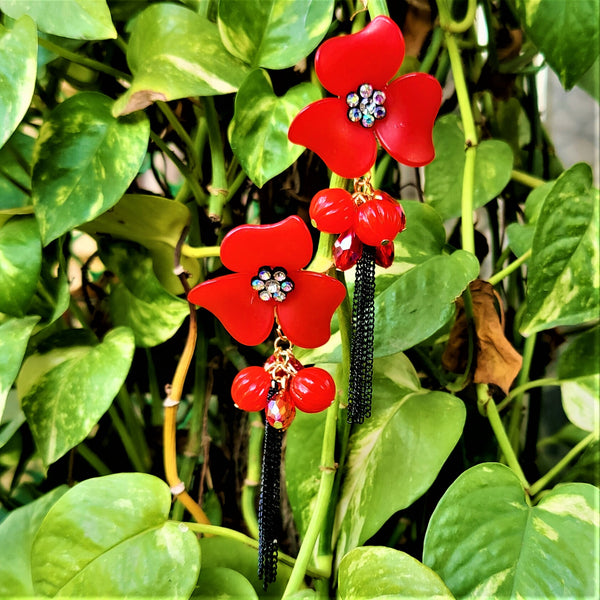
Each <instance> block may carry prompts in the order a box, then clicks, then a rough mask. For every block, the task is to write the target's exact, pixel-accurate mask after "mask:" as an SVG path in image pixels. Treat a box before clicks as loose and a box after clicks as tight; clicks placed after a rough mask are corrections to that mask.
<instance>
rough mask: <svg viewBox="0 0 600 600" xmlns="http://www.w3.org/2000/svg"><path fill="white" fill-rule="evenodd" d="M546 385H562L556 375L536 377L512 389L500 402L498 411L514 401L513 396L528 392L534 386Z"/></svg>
mask: <svg viewBox="0 0 600 600" xmlns="http://www.w3.org/2000/svg"><path fill="white" fill-rule="evenodd" d="M545 385H560V380H559V379H557V378H556V377H545V378H543V379H534V380H533V381H528V382H527V383H524V384H523V385H520V386H519V387H516V388H514V389H512V390H510V392H509V393H508V395H507V396H506V398H504V400H502V402H500V404H498V411H501V410H503V409H504V408H506V407H507V406H508V405H509V404H510V403H511V402H512V401H513V398H515V397H516V396H518V395H519V394H522V393H523V392H526V391H527V390H530V389H532V388H536V387H542V386H545Z"/></svg>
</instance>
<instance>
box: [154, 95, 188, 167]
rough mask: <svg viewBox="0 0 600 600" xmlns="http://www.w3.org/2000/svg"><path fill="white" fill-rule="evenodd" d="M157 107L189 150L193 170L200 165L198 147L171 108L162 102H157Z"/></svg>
mask: <svg viewBox="0 0 600 600" xmlns="http://www.w3.org/2000/svg"><path fill="white" fill-rule="evenodd" d="M156 106H158V108H159V109H160V111H161V112H162V113H163V115H165V117H166V118H167V121H169V124H170V125H171V127H172V128H173V130H174V131H175V133H176V134H177V135H178V136H179V139H181V141H182V142H183V143H184V144H185V146H186V148H187V150H188V154H189V157H190V159H191V160H190V162H191V165H192V170H193V167H194V166H195V165H197V164H198V153H197V152H196V147H195V145H194V142H193V141H192V138H191V137H190V136H189V134H188V132H187V131H186V130H185V129H184V128H183V126H182V125H181V123H180V122H179V119H178V118H177V117H176V116H175V114H174V113H173V111H172V110H171V107H170V106H169V105H168V104H167V103H166V102H164V101H162V100H157V101H156Z"/></svg>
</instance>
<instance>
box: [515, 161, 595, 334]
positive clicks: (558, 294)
mask: <svg viewBox="0 0 600 600" xmlns="http://www.w3.org/2000/svg"><path fill="white" fill-rule="evenodd" d="M599 204H600V200H599V193H598V190H597V189H595V188H593V187H592V171H591V169H590V167H589V165H587V164H584V163H579V164H576V165H574V166H573V167H571V168H570V169H569V170H568V171H565V172H564V173H563V174H562V175H561V176H560V177H559V178H558V179H557V180H556V182H555V184H554V186H553V187H552V189H551V190H550V192H549V193H548V196H547V197H546V199H545V200H544V203H543V205H542V208H541V212H540V215H539V217H538V218H537V221H536V226H535V234H534V236H533V245H532V257H531V260H530V261H529V276H528V281H527V284H528V286H527V308H526V311H525V314H524V316H523V321H522V323H521V333H522V334H523V335H530V334H532V333H535V332H537V331H542V330H544V329H549V328H551V327H556V326H558V325H577V324H579V323H582V322H585V321H587V320H591V319H594V318H596V317H597V316H598V308H599V306H600V302H599V294H600V258H599V257H600V254H599V248H598V246H599V237H598V219H599V213H598V210H599Z"/></svg>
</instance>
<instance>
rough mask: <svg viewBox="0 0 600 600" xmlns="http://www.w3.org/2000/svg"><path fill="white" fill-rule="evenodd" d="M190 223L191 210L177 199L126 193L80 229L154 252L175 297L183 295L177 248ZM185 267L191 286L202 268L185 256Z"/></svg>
mask: <svg viewBox="0 0 600 600" xmlns="http://www.w3.org/2000/svg"><path fill="white" fill-rule="evenodd" d="M189 222H190V211H189V210H188V208H187V207H186V206H185V205H183V204H181V203H179V202H175V201H173V200H168V199H167V198H161V197H159V196H146V195H143V194H125V196H123V197H122V198H121V200H119V202H118V203H117V204H116V205H115V206H113V207H112V208H111V209H110V210H108V211H106V212H105V213H103V214H101V215H100V216H99V217H96V218H95V219H94V220H93V221H90V222H89V223H85V224H84V225H82V226H81V227H79V229H81V230H82V231H85V232H86V233H89V234H90V235H93V236H94V237H96V239H98V240H101V239H102V238H103V237H104V236H110V239H115V238H116V239H120V240H131V241H132V242H137V243H138V244H141V245H142V246H145V247H146V248H148V250H150V254H151V255H152V262H153V267H154V272H155V274H156V276H157V277H158V279H159V281H160V282H161V284H162V285H163V286H164V288H165V289H166V290H167V291H169V292H171V293H172V294H182V293H183V291H184V290H183V287H182V285H181V282H180V281H179V278H178V277H177V276H176V275H175V274H174V273H173V256H174V254H175V247H176V246H177V243H178V242H179V238H180V237H181V234H182V232H183V230H184V229H185V227H187V226H188V224H189ZM181 264H182V266H183V267H184V269H185V270H186V271H187V272H188V273H189V274H190V277H189V279H188V283H189V284H190V286H192V285H195V284H196V282H197V281H198V279H199V278H200V266H199V264H198V261H197V260H196V259H195V258H189V257H186V256H182V257H181Z"/></svg>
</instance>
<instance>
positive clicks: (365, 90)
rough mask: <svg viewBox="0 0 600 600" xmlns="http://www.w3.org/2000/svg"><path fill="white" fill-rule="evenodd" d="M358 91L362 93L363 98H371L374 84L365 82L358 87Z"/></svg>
mask: <svg viewBox="0 0 600 600" xmlns="http://www.w3.org/2000/svg"><path fill="white" fill-rule="evenodd" d="M358 93H359V94H360V96H361V98H369V97H370V96H371V94H372V93H373V86H372V85H370V84H369V83H363V84H362V85H361V86H360V87H359V88H358Z"/></svg>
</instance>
